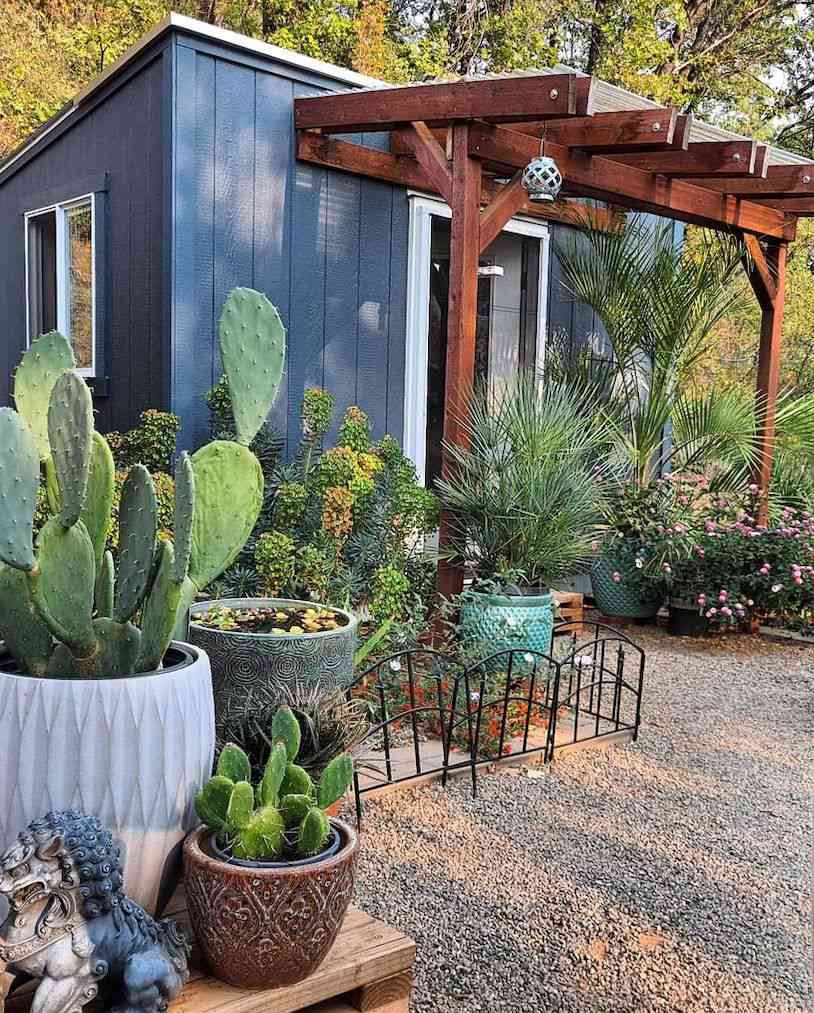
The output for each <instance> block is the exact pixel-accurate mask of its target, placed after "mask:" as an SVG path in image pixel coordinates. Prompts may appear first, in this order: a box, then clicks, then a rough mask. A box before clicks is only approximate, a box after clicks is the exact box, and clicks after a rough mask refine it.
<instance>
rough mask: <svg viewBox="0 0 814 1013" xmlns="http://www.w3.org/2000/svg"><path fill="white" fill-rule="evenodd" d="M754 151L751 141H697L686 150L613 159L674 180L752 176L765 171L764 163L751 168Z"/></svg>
mask: <svg viewBox="0 0 814 1013" xmlns="http://www.w3.org/2000/svg"><path fill="white" fill-rule="evenodd" d="M757 151H758V145H757V143H756V142H755V141H700V142H698V143H695V144H690V145H689V146H688V148H687V149H686V151H670V150H667V151H647V152H631V153H627V154H620V155H614V156H613V161H614V162H620V163H621V164H622V165H633V166H635V167H636V168H637V169H643V170H644V171H645V172H654V173H658V174H659V175H662V176H667V177H668V178H674V179H702V178H705V177H709V176H721V177H730V176H731V177H739V176H755V175H763V174H765V171H766V169H765V166H763V167H762V168H761V169H760V171H759V172H756V171H755V160H756V157H757Z"/></svg>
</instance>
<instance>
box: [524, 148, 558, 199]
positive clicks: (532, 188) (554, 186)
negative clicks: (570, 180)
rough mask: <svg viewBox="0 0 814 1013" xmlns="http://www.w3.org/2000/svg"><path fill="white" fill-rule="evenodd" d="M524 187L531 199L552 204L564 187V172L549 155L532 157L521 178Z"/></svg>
mask: <svg viewBox="0 0 814 1013" xmlns="http://www.w3.org/2000/svg"><path fill="white" fill-rule="evenodd" d="M520 182H521V184H522V186H523V189H524V190H526V191H527V192H528V195H529V200H530V201H534V202H535V203H538V204H550V203H551V202H552V201H553V200H554V198H555V197H556V196H557V194H558V193H559V192H560V188H561V187H562V174H561V173H560V170H559V169H558V168H557V163H556V162H555V161H554V159H553V158H549V157H548V156H547V155H539V156H538V157H537V158H532V160H531V161H530V162H529V164H528V165H527V166H526V168H525V169H524V170H523V177H522V179H521V181H520Z"/></svg>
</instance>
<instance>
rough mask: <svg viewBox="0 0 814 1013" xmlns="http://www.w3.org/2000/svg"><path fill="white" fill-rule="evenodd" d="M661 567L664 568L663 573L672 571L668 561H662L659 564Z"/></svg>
mask: <svg viewBox="0 0 814 1013" xmlns="http://www.w3.org/2000/svg"><path fill="white" fill-rule="evenodd" d="M661 568H662V570H664V572H665V573H672V572H673V568H672V566H670V564H669V563H662V564H661Z"/></svg>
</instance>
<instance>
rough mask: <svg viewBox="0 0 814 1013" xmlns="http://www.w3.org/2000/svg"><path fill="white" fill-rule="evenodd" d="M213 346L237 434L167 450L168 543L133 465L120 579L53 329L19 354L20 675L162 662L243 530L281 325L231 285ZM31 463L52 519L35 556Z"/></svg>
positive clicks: (5, 610) (16, 621)
mask: <svg viewBox="0 0 814 1013" xmlns="http://www.w3.org/2000/svg"><path fill="white" fill-rule="evenodd" d="M221 349H222V354H223V359H224V365H225V366H226V369H227V377H228V381H229V388H230V394H231V400H232V404H233V406H234V410H235V416H236V419H237V420H238V421H237V427H238V433H239V440H240V442H237V443H233V442H231V441H217V442H215V443H212V444H210V445H208V446H206V447H203V448H202V449H201V450H199V451H198V452H197V453H196V454H195V455H194V456H193V457H192V458H190V457H188V456H187V455H186V454H182V455H181V457H180V458H179V460H178V464H177V468H176V476H175V479H176V500H175V532H176V534H175V543H174V545H173V544H171V543H157V541H156V505H155V490H154V488H153V484H152V479H151V478H150V475H149V473H148V472H147V471H146V469H144V468H143V467H142V466H140V465H136V466H134V467H133V468H131V470H130V473H129V475H128V477H127V479H126V481H125V484H124V488H123V490H122V498H121V504H120V540H119V546H120V549H119V554H118V575H117V574H116V572H115V571H116V568H115V566H114V561H113V558H112V557H111V555H110V553H107V552H106V551H105V543H106V540H107V536H108V533H109V530H110V523H111V509H112V503H113V490H114V471H113V458H112V455H111V452H110V448H109V446H108V444H107V442H106V441H105V439H104V438H103V437H102V436H100V435H99V434H98V433H96V432H94V429H93V404H92V399H91V395H90V391H89V389H88V387H87V386H86V384H85V382H84V381H83V380H82V378H81V377H80V376H79V375H78V374H77V373H76V372H74V367H75V361H74V357H73V352H72V351H71V347H70V344H69V343H68V341H66V339H65V338H64V337H63V336H62V335H61V334H59V333H57V332H56V331H53V332H51V333H49V334H45V335H43V336H42V337H40V338H38V339H37V340H36V341H34V342H33V343H32V345H31V347H30V348H29V349H28V351H27V352H25V354H24V355H23V358H22V361H21V363H20V366H19V368H18V370H17V373H16V375H15V386H14V400H15V404H16V406H17V410H16V411H14V410H12V409H10V408H2V409H0V639H2V640H4V641H5V643H6V645H7V647H8V648H9V649H10V650H11V652H12V653H13V654H14V656H15V658H16V660H17V662H18V664H19V666H20V668H21V669H22V670H23V671H24V672H26V673H28V674H31V675H44V674H49V675H54V676H60V675H63V676H85V677H92V678H101V677H104V676H106V675H130V674H133V673H134V672H142V671H151V670H154V669H155V668H158V667H160V665H161V661H162V658H163V656H164V653H165V652H166V649H167V647H168V645H169V642H170V639H171V636H172V632H173V629H174V627H176V625H178V626H183V625H184V623H185V616H186V612H187V609H188V607H189V604H190V602H191V601H192V599H193V597H194V595H195V593H196V592H197V591H198V590H200V589H201V588H202V587H203V586H204V585H205V584H207V583H208V582H209V581H211V580H213V579H214V578H215V577H217V576H218V574H219V573H220V572H221V571H222V570H223V569H224V568H225V567H226V566H228V565H229V564H230V563H231V562H232V561H233V560H234V558H235V556H236V555H237V553H238V552H239V551H240V549H241V548H242V547H243V545H244V543H245V541H246V539H247V538H248V537H249V535H250V534H251V531H252V528H253V527H254V525H255V523H256V521H257V517H258V515H259V512H260V508H261V506H262V502H263V473H262V470H261V468H260V463H259V462H258V460H257V458H256V457H255V456H254V454H252V452H251V451H250V450H249V449H248V446H247V444H248V443H249V442H251V440H252V439H253V438H254V436H255V435H256V432H257V429H258V428H259V426H260V425H262V422H263V420H264V419H265V416H266V414H267V413H268V410H269V408H270V407H271V405H272V403H273V401H274V398H275V396H276V394H277V390H278V387H279V384H280V378H281V376H282V368H283V360H284V355H285V331H284V330H283V328H282V324H281V323H280V319H279V316H278V314H277V311H276V310H275V309H274V307H273V306H272V305H271V303H269V302H268V300H267V299H266V298H265V296H263V295H261V294H260V293H259V292H253V291H252V290H250V289H241V290H237V294H235V296H234V298H232V297H231V296H230V297H229V299H228V300H227V305H226V307H225V308H224V318H223V324H222V327H221ZM40 468H42V469H43V470H44V475H45V484H46V490H47V499H48V504H49V506H50V510H51V513H52V514H53V515H54V516H51V517H50V518H49V519H48V520H47V521H46V522H45V524H44V525H43V527H42V529H41V531H40V533H39V536H38V539H37V545H36V551H35V547H34V544H33V541H34V539H33V532H34V517H35V511H36V507H37V490H38V485H39V478H40ZM258 834H259V831H258ZM262 837H263V835H262V834H259V836H258V839H261V838H262Z"/></svg>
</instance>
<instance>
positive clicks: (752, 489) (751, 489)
mask: <svg viewBox="0 0 814 1013" xmlns="http://www.w3.org/2000/svg"><path fill="white" fill-rule="evenodd" d="M757 491H758V487H757V485H756V484H755V483H754V482H752V484H751V485H750V486H749V492H751V493H752V494H754V493H756V492H757Z"/></svg>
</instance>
